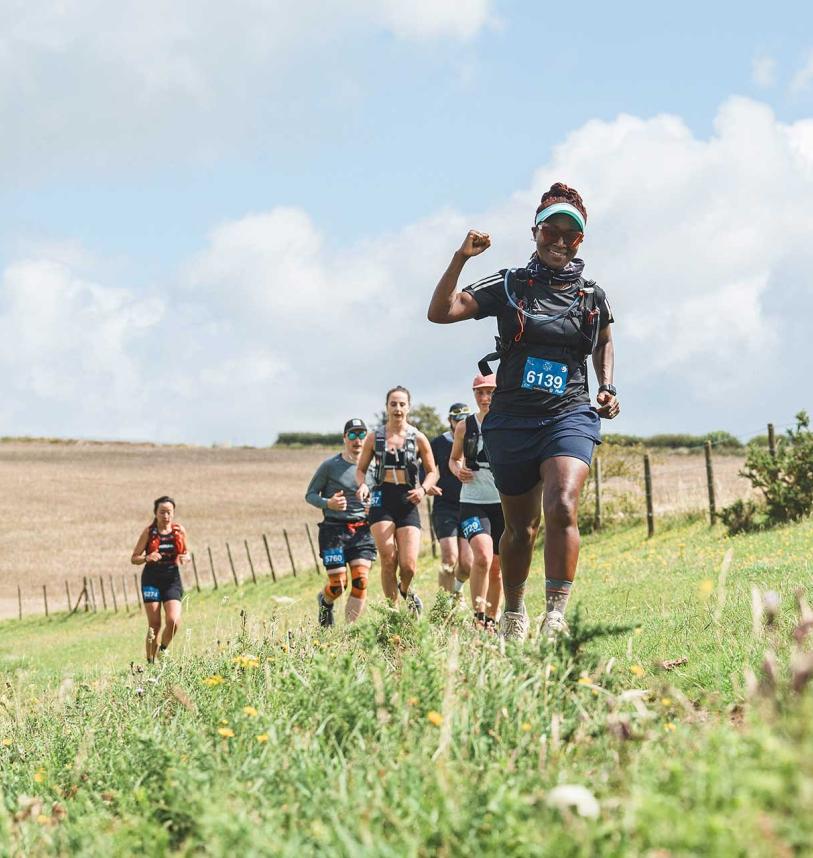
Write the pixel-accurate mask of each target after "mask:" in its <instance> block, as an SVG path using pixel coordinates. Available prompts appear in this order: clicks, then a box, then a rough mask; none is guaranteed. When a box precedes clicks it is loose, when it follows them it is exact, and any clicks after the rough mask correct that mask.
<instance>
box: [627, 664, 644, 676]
mask: <svg viewBox="0 0 813 858" xmlns="http://www.w3.org/2000/svg"><path fill="white" fill-rule="evenodd" d="M630 673H631V674H632V675H633V676H637V677H638V678H639V679H640V678H641V677H642V676H643V675H644V673H645V671H644V669H643V668H642V667H641V665H640V664H633V666H632V667H631V668H630Z"/></svg>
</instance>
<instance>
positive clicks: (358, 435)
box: [347, 429, 367, 441]
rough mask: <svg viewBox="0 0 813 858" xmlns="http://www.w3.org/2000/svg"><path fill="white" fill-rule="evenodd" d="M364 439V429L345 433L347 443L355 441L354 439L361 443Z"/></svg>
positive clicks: (365, 435) (365, 431)
mask: <svg viewBox="0 0 813 858" xmlns="http://www.w3.org/2000/svg"><path fill="white" fill-rule="evenodd" d="M366 437H367V430H366V429H361V430H359V431H358V432H348V433H347V438H348V440H349V441H355V440H356V438H358V439H359V441H363V440H364V439H365V438H366Z"/></svg>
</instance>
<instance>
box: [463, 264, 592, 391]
mask: <svg viewBox="0 0 813 858" xmlns="http://www.w3.org/2000/svg"><path fill="white" fill-rule="evenodd" d="M533 285H534V281H533V277H532V275H531V274H530V273H529V271H528V269H527V268H512V269H509V270H507V271H506V272H505V276H504V279H503V286H504V289H505V296H506V298H507V299H508V304H507V305H506V307H505V309H504V310H503V311H502V312H501V313H500V315H499V316H498V317H497V330H498V331H499V336H497V337H495V341H496V349H495V350H494V351H493V352H491V353H490V354H487V355H485V357H483V358H481V359H480V361H479V362H478V364H477V366H478V367H479V369H480V372H481V373H482V374H483V375H490V374H491V373H492V372H493V370H492V369H491V367H490V366H489V362H490V361H493V360H500V359H501V358H502V357H504V356H505V355H506V354H507V353H508V352H509V351H511V350H512V349H517V348H519V349H523V350H524V351H528V350H530V349H531V348H532V346H529V345H528V343H527V342H526V341H525V329H526V327H527V326H528V325H533V326H541V325H549V324H554V323H557V322H562V323H563V324H567V323H568V322H570V323H571V324H573V325H574V326H575V328H576V329H577V330H578V331H579V334H580V335H581V345H580V347H579V348H573V347H565V346H559V347H557V349H555V350H556V351H558V352H559V355H558V356H559V357H561V359H562V360H564V361H567V362H568V363H573V364H574V365H581V368H582V374H583V376H584V389H585V391H587V390H588V386H587V358H588V357H589V356H590V355H591V354H592V353H593V351H594V350H595V348H596V344H597V343H598V334H599V309H598V297H599V296H598V294H597V293H600V294H601V295H603V292H602V291H601V289H600V288H599V287H598V286H597V285H596V282H595V280H585V279H584V278H583V277H580V278H579V279H578V281H576V285H577V291H576V297H575V298H574V299H573V301H572V303H571V304H570V306H569V307H567V309H565V310H562V311H561V312H559V313H553V314H550V315H542V314H535V313H533V312H531V310H532V308H533V300H534V297H535V296H534V295H533ZM512 310H513V311H514V312H511V311H512ZM546 356H548V357H555V356H556V355H554V354H551V349H547V350H546Z"/></svg>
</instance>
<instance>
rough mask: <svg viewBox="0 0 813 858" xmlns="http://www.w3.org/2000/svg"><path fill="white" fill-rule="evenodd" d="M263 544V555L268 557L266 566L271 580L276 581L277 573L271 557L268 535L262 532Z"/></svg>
mask: <svg viewBox="0 0 813 858" xmlns="http://www.w3.org/2000/svg"><path fill="white" fill-rule="evenodd" d="M263 545H265V556H266V557H267V558H268V568H269V569H270V570H271V580H272V581H273V582H274V583H276V581H277V573H276V572H275V571H274V561H273V560H272V559H271V548H270V546H269V545H268V537H267V536H266V535H265V534H263Z"/></svg>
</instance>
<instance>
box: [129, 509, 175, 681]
mask: <svg viewBox="0 0 813 858" xmlns="http://www.w3.org/2000/svg"><path fill="white" fill-rule="evenodd" d="M153 513H154V515H155V518H154V519H153V521H152V523H151V524H148V525H147V526H146V527H145V528H144V530H143V531H142V532H141V536H139V537H138V542H137V543H136V546H135V548H134V549H133V554H132V556H131V557H130V562H131V563H132V564H133V565H134V566H141V565H143V566H144V570H143V572H142V573H141V600H142V602H143V603H144V611H145V612H146V614H147V622H148V624H149V629H148V631H147V662H148V663H149V664H152V663H153V662H154V661H155V656H156V654H157V653H158V652H159V651H160V652H163V651H164V650H166V648H167V647H168V646H169V644H170V643H171V641H172V638H173V637H174V636H175V633H176V632H177V631H178V628H179V626H180V624H181V599H182V598H183V585H182V583H181V570H180V568H179V564H181V563H185V562H186V561H187V560H188V559H189V554H188V552H187V547H186V531H185V530H184V528H183V526H182V525H181V524H178V522H176V521H175V501H174V500H172V498H171V497H167V496H166V495H164V496H163V497H160V498H158V499H157V500H156V501H155V502H154V503H153ZM161 605H163V606H164V631H163V634H162V633H161Z"/></svg>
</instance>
